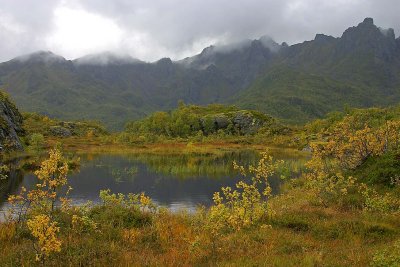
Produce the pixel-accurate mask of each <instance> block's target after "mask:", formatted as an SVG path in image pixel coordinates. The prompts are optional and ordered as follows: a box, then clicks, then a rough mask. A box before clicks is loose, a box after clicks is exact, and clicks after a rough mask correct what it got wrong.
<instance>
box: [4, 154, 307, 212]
mask: <svg viewBox="0 0 400 267" xmlns="http://www.w3.org/2000/svg"><path fill="white" fill-rule="evenodd" d="M275 157H277V158H279V159H284V160H285V162H286V163H285V165H286V166H289V167H290V168H291V169H294V167H295V168H301V167H299V166H302V164H303V163H304V160H305V157H302V156H299V155H298V154H296V153H293V154H291V153H286V154H284V155H279V153H278V155H275ZM80 158H81V166H80V168H79V170H76V171H73V172H71V173H70V174H69V176H68V180H69V184H70V185H71V186H72V188H73V190H72V191H71V193H70V195H69V197H70V198H71V199H72V201H73V203H74V204H78V205H79V204H82V203H85V202H87V201H92V202H94V203H98V202H99V201H100V199H99V191H100V190H104V189H110V190H111V191H112V192H114V193H124V194H126V193H140V192H145V193H146V194H147V195H149V196H150V197H151V198H152V199H153V201H155V202H156V203H157V204H159V205H163V206H166V207H168V208H170V209H171V210H179V209H183V208H185V209H189V210H193V209H195V208H196V206H198V205H205V206H209V205H210V204H211V203H212V195H213V193H214V192H216V191H219V190H220V188H221V187H223V186H234V185H235V183H236V182H238V181H239V180H240V179H242V178H243V177H240V175H239V174H238V173H236V172H235V171H234V170H233V168H232V162H233V161H236V162H238V163H239V164H241V165H249V164H255V163H256V162H257V161H258V159H259V153H257V152H255V151H252V150H239V151H225V152H221V153H217V154H213V153H210V154H207V153H198V154H196V153H193V154H182V155H179V154H173V155H165V154H163V155H157V154H133V153H132V154H129V153H124V154H107V153H103V154H94V155H93V154H82V155H80ZM293 166H294V167H293ZM281 182H282V181H281V179H280V178H279V177H272V179H271V186H272V188H273V192H275V193H276V192H278V190H279V185H280V184H281ZM36 183H37V178H36V177H35V176H34V175H33V174H32V173H24V172H21V171H13V172H12V175H10V177H9V178H8V179H7V180H3V181H0V210H3V211H4V210H6V209H7V203H6V199H7V196H8V195H9V194H16V193H18V191H19V190H20V189H21V187H22V186H24V187H26V188H27V189H30V188H33V187H34V185H35V184H36Z"/></svg>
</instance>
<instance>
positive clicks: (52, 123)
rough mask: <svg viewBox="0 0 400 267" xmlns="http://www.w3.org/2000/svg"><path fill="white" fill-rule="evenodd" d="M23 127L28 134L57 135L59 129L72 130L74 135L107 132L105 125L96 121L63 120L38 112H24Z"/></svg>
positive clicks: (99, 134) (103, 133)
mask: <svg viewBox="0 0 400 267" xmlns="http://www.w3.org/2000/svg"><path fill="white" fill-rule="evenodd" d="M23 117H24V123H23V127H24V130H25V131H26V133H27V135H31V134H42V135H43V136H55V135H57V131H56V130H58V129H64V130H67V131H68V132H70V134H71V135H72V136H87V135H88V134H92V135H93V136H101V135H105V134H107V131H106V129H105V127H104V126H103V125H102V124H101V123H99V122H96V121H61V120H58V119H50V118H49V117H47V116H44V115H40V114H37V113H23Z"/></svg>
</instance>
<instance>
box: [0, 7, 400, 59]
mask: <svg viewBox="0 0 400 267" xmlns="http://www.w3.org/2000/svg"><path fill="white" fill-rule="evenodd" d="M399 13H400V5H399V4H398V1H397V0H380V1H375V0H354V1H344V0H331V1H320V0H285V1H272V0H238V1H228V0H203V1H196V0H185V1H183V0H170V1H162V0H156V1H126V0H113V1H105V0H101V1H99V0H79V1H78V0H41V1H35V0H0V40H1V42H0V62H2V61H6V60H10V59H12V58H14V57H16V56H20V55H23V54H28V53H32V52H35V51H38V50H42V51H52V52H53V53H55V54H58V55H61V56H63V57H64V58H67V59H75V58H79V57H83V56H85V55H88V54H98V53H102V52H104V51H111V52H113V53H118V54H127V55H130V56H131V57H133V58H138V59H141V60H144V61H148V62H153V61H157V60H158V59H160V58H163V57H170V58H172V59H173V60H179V59H183V58H185V57H188V56H193V55H195V54H198V53H200V52H201V51H202V50H203V48H204V47H208V46H210V45H214V44H219V45H218V46H219V47H221V46H222V45H227V44H232V43H237V42H240V41H241V40H244V39H251V40H252V39H256V38H259V37H260V36H263V35H265V34H267V35H268V36H270V37H272V39H274V40H275V41H276V42H277V43H281V42H287V43H289V44H295V43H299V42H302V41H304V40H311V39H313V38H314V35H315V33H324V34H327V35H332V36H334V37H339V36H340V35H341V33H342V32H343V31H344V30H345V29H346V28H347V26H348V25H355V24H357V23H358V22H359V21H362V19H363V18H365V17H373V18H374V19H375V22H376V24H377V25H380V26H381V27H382V28H389V27H392V28H394V29H396V35H398V33H399V29H400V20H399V19H398V14H399Z"/></svg>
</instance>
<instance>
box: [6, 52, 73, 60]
mask: <svg viewBox="0 0 400 267" xmlns="http://www.w3.org/2000/svg"><path fill="white" fill-rule="evenodd" d="M12 61H20V62H23V63H25V62H33V63H38V62H41V63H56V62H63V61H65V58H63V57H62V56H59V55H56V54H54V53H53V52H51V51H43V50H41V51H37V52H34V53H31V54H27V55H23V56H19V57H16V58H14V59H12Z"/></svg>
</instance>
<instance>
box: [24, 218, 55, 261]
mask: <svg viewBox="0 0 400 267" xmlns="http://www.w3.org/2000/svg"><path fill="white" fill-rule="evenodd" d="M27 226H28V229H29V230H30V232H31V234H32V235H33V237H35V238H36V240H37V243H35V244H36V245H35V249H36V252H37V254H36V260H37V261H40V260H44V259H45V258H47V257H49V256H50V254H51V253H55V252H60V251H61V241H60V240H59V239H58V238H57V236H56V234H57V233H58V232H59V231H60V228H59V227H58V226H57V222H52V221H51V219H50V217H49V216H47V215H36V216H35V217H33V219H30V220H28V221H27Z"/></svg>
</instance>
